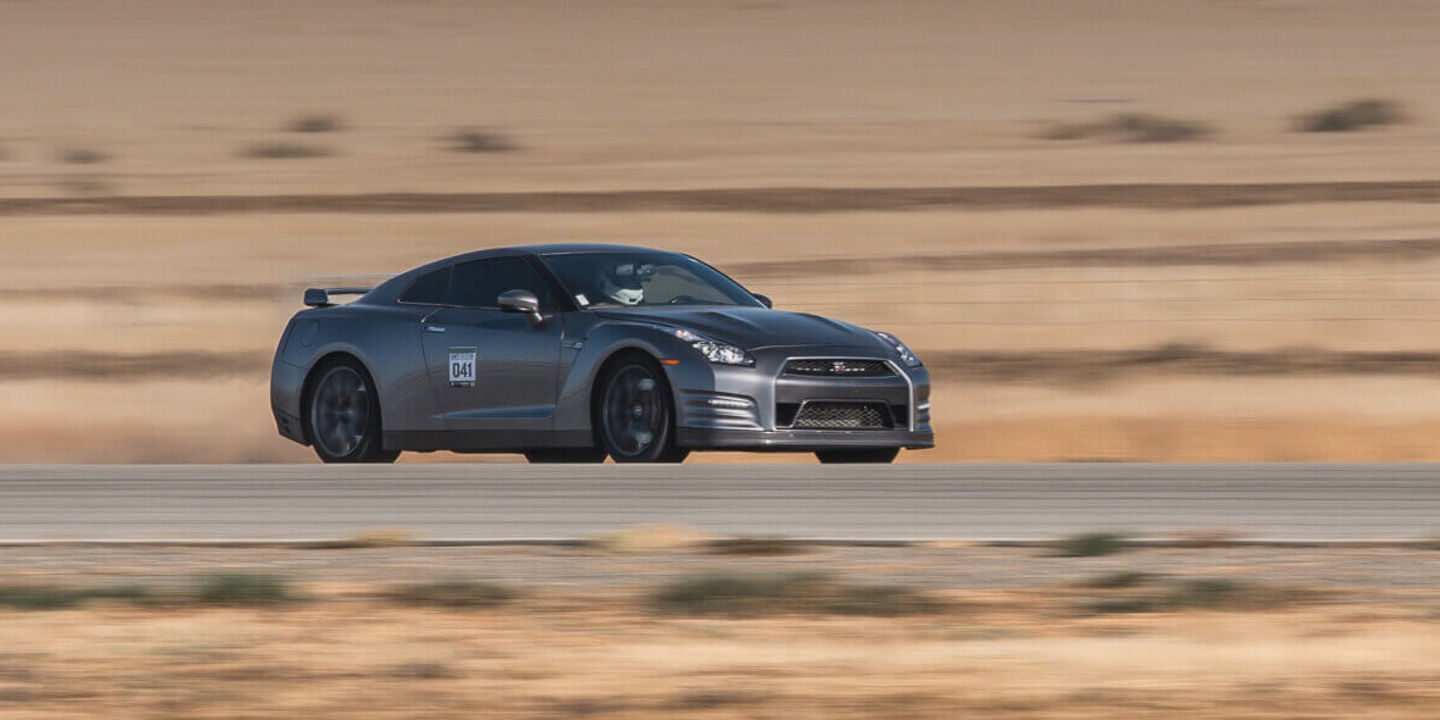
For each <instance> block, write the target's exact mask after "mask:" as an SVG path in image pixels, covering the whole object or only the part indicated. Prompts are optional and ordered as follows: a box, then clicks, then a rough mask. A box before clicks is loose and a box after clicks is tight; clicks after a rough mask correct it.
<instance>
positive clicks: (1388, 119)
mask: <svg viewBox="0 0 1440 720" xmlns="http://www.w3.org/2000/svg"><path fill="white" fill-rule="evenodd" d="M1404 119H1405V118H1404V113H1403V112H1401V110H1400V105H1399V104H1398V103H1395V102H1391V101H1389V100H1374V99H1370V100H1354V101H1351V102H1348V103H1344V104H1342V105H1337V106H1335V107H1332V108H1326V109H1324V110H1316V111H1315V112H1312V113H1307V114H1305V115H1301V116H1300V117H1299V118H1296V120H1295V129H1297V130H1300V131H1303V132H1349V131H1351V130H1362V129H1364V128H1367V127H1370V126H1372V125H1391V124H1394V123H1398V122H1401V121H1403V120H1404Z"/></svg>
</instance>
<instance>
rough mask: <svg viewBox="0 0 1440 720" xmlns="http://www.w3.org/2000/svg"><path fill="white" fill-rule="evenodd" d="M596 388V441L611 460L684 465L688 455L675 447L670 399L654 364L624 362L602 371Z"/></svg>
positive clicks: (632, 359)
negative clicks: (681, 463) (679, 463)
mask: <svg viewBox="0 0 1440 720" xmlns="http://www.w3.org/2000/svg"><path fill="white" fill-rule="evenodd" d="M596 389H597V390H598V391H599V392H598V395H597V396H596V397H597V398H598V399H599V402H597V403H596V404H595V418H594V419H595V428H596V435H597V440H598V441H599V445H600V447H602V448H604V450H605V453H606V454H607V455H609V456H610V457H611V458H612V459H614V460H615V462H617V463H678V462H684V460H685V457H686V456H687V455H689V454H690V451H689V450H683V449H681V448H677V447H675V401H674V399H673V398H672V397H671V395H670V384H669V382H668V381H666V379H665V372H664V371H663V370H661V369H660V365H659V364H658V363H656V362H655V361H653V360H651V359H650V358H648V357H641V356H638V355H637V356H633V357H627V358H624V359H622V360H620V361H619V362H616V363H615V364H614V365H613V366H611V367H610V368H608V369H607V370H606V372H605V374H604V375H603V376H601V378H600V382H599V383H597V384H596Z"/></svg>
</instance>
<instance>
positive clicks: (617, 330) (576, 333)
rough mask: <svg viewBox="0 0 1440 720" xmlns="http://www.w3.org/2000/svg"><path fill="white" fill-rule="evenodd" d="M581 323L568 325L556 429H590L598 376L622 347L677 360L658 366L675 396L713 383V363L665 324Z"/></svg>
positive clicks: (654, 356) (562, 354)
mask: <svg viewBox="0 0 1440 720" xmlns="http://www.w3.org/2000/svg"><path fill="white" fill-rule="evenodd" d="M577 325H579V327H576V328H575V329H574V330H573V331H572V329H571V326H570V325H568V324H567V326H566V338H567V342H566V345H567V347H565V348H564V349H563V350H562V351H561V356H562V357H561V363H560V365H561V374H562V377H563V378H564V380H563V381H562V382H561V387H560V394H559V397H558V398H557V399H556V405H555V429H556V430H562V431H564V430H572V431H586V432H589V431H590V429H591V427H590V399H591V397H590V396H591V392H592V391H593V390H594V388H595V382H596V380H598V379H599V377H600V371H601V369H602V368H604V367H605V363H606V362H607V361H609V360H610V359H611V358H613V357H615V355H617V354H619V353H622V352H626V351H639V352H643V353H645V354H647V355H649V356H651V357H653V358H656V359H657V360H658V359H672V360H679V361H680V362H678V363H676V364H673V365H671V364H664V363H662V364H661V366H660V367H661V368H662V369H663V370H664V371H665V376H666V379H667V380H668V381H669V383H670V389H671V395H672V396H673V397H675V398H676V401H677V402H678V399H679V395H680V391H682V390H690V389H708V388H713V387H714V386H715V372H714V370H713V368H712V367H711V365H710V363H709V362H708V361H706V360H705V358H703V357H701V356H700V354H699V353H698V352H696V351H695V349H694V348H691V347H690V345H689V344H687V343H685V342H684V341H682V340H680V339H679V338H677V337H675V336H674V334H672V333H671V332H670V331H669V330H666V329H665V328H662V327H659V326H656V325H651V324H648V323H639V322H624V321H614V320H607V321H603V322H599V323H595V324H593V325H590V326H589V327H584V326H583V324H581V323H577ZM575 341H578V342H579V343H580V344H581V346H580V348H578V349H576V348H573V347H570V346H571V345H573V344H574V342H575Z"/></svg>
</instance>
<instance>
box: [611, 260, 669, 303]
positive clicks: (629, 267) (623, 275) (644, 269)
mask: <svg viewBox="0 0 1440 720" xmlns="http://www.w3.org/2000/svg"><path fill="white" fill-rule="evenodd" d="M654 274H655V266H654V265H636V264H635V263H623V264H619V265H609V264H606V265H605V266H604V267H601V269H600V277H599V278H597V281H598V284H599V285H600V292H602V293H604V294H605V296H606V297H608V298H610V299H611V300H614V301H615V302H617V303H620V304H621V305H639V304H640V303H641V302H643V301H644V300H645V286H644V285H643V284H642V283H641V278H644V277H649V276H651V275H654Z"/></svg>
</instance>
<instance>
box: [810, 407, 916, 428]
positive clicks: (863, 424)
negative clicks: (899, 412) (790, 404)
mask: <svg viewBox="0 0 1440 720" xmlns="http://www.w3.org/2000/svg"><path fill="white" fill-rule="evenodd" d="M791 427H793V428H795V429H797V430H883V429H886V428H890V427H893V425H892V424H891V422H890V409H889V408H888V407H886V406H885V404H884V403H851V402H828V401H825V402H807V403H805V405H803V406H802V407H801V408H800V411H799V412H798V413H796V415H795V420H794V422H793V423H792V425H791Z"/></svg>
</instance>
